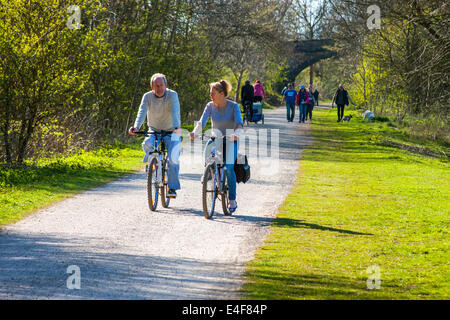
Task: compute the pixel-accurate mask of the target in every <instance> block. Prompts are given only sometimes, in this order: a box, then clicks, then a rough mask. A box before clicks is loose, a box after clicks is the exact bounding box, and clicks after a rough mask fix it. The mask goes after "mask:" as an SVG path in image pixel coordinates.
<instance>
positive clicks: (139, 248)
mask: <svg viewBox="0 0 450 320" xmlns="http://www.w3.org/2000/svg"><path fill="white" fill-rule="evenodd" d="M285 112H286V111H285V109H284V108H279V109H276V110H268V111H265V125H264V126H262V125H261V124H258V125H255V124H250V126H249V127H250V128H255V129H258V128H265V129H269V130H273V129H279V130H280V135H279V141H280V144H279V146H280V147H279V158H280V160H279V169H280V171H279V172H278V174H275V175H268V174H266V173H267V170H264V168H263V165H262V164H261V163H257V164H255V163H252V161H254V160H255V159H254V158H250V159H249V160H250V165H251V166H252V177H251V179H250V181H249V182H248V183H247V184H239V185H238V198H237V201H238V205H239V207H238V210H237V212H236V213H235V214H234V215H233V216H224V215H223V214H222V212H221V206H220V205H219V206H218V207H219V208H216V214H215V215H214V217H213V219H211V220H207V219H205V218H204V217H203V213H202V205H201V183H200V178H201V175H202V171H203V163H202V162H199V161H196V162H193V161H189V160H188V159H187V158H186V157H188V156H187V155H186V156H185V155H183V156H182V158H181V161H182V162H181V170H180V173H181V186H182V190H180V191H179V192H178V198H177V199H176V200H172V201H171V204H170V208H169V209H163V208H162V207H161V206H158V211H157V212H154V213H151V212H150V211H149V209H148V207H147V198H146V197H147V196H146V175H145V172H144V171H141V172H137V173H135V174H132V175H129V176H126V177H124V178H122V179H120V180H117V181H115V182H112V183H109V184H107V185H104V186H102V187H99V188H96V189H92V190H90V191H86V192H84V193H82V194H79V195H77V196H75V197H72V198H70V199H67V200H65V201H62V202H60V203H58V204H56V205H53V206H51V207H49V208H46V209H44V210H40V211H38V212H36V213H35V214H33V215H31V216H29V217H28V218H26V219H24V220H22V221H19V222H18V223H15V224H11V225H8V226H6V227H4V228H2V229H1V230H0V299H238V298H239V293H238V290H239V288H240V286H241V285H242V272H243V271H244V266H245V263H246V262H247V261H249V260H250V259H252V257H253V255H254V252H255V250H256V249H257V248H258V247H259V246H260V245H261V244H262V242H263V240H264V237H265V235H266V234H267V232H268V230H269V226H270V223H271V221H272V218H273V217H274V215H275V214H276V211H277V208H278V206H279V205H280V204H281V203H282V201H283V200H284V199H285V197H286V195H287V194H288V193H289V191H290V189H291V187H292V185H293V183H294V179H295V177H296V173H297V170H298V159H299V158H300V156H301V152H302V150H303V148H304V147H305V146H306V145H308V144H309V143H310V142H311V138H310V137H309V132H308V128H309V126H308V125H305V124H303V125H301V124H298V123H296V122H294V123H286V120H285ZM270 132H272V131H270ZM274 163H276V162H274ZM71 265H76V266H78V267H79V270H80V275H81V278H80V279H81V282H80V289H68V287H67V279H68V278H69V277H70V276H71V274H72V272H70V273H67V268H68V267H69V266H71Z"/></svg>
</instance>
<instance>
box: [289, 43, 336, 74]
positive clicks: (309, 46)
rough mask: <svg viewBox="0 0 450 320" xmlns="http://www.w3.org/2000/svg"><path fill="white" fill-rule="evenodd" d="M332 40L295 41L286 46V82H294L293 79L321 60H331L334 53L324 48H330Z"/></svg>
mask: <svg viewBox="0 0 450 320" xmlns="http://www.w3.org/2000/svg"><path fill="white" fill-rule="evenodd" d="M333 44H334V41H333V40H328V39H326V40H296V41H292V42H289V44H288V45H287V52H286V54H287V55H288V57H289V58H288V64H289V70H288V81H289V82H294V81H295V77H296V76H297V75H298V74H299V73H300V72H302V71H303V70H304V69H306V68H308V67H309V66H311V65H313V64H315V63H316V62H319V61H320V60H323V59H328V58H332V57H334V56H336V55H337V53H336V52H334V51H331V50H329V49H326V48H324V46H332V45H333Z"/></svg>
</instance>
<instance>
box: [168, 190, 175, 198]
mask: <svg viewBox="0 0 450 320" xmlns="http://www.w3.org/2000/svg"><path fill="white" fill-rule="evenodd" d="M176 197H177V192H176V191H175V189H169V192H168V193H167V198H171V199H175V198H176Z"/></svg>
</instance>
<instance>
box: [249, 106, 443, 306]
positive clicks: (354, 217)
mask: <svg viewBox="0 0 450 320" xmlns="http://www.w3.org/2000/svg"><path fill="white" fill-rule="evenodd" d="M314 113H315V120H314V123H313V124H312V130H311V133H312V135H313V137H314V140H315V142H314V144H313V145H312V146H310V147H308V148H307V149H306V150H305V151H304V153H303V156H302V160H301V161H300V173H299V176H298V178H297V181H296V185H295V186H294V187H293V189H292V192H291V193H290V195H289V196H288V197H287V199H286V200H285V201H284V203H283V204H282V206H281V207H280V208H279V213H278V215H277V218H276V219H275V220H274V223H273V225H272V227H271V232H270V234H269V235H268V237H267V238H266V240H265V243H264V245H263V246H262V247H261V248H260V249H259V250H258V251H257V253H256V255H255V259H254V260H252V261H250V262H249V263H248V265H247V268H246V273H245V276H246V283H245V284H244V286H243V288H242V293H243V296H244V299H449V298H450V282H449V279H450V274H449V270H450V268H449V264H450V255H449V252H450V245H449V244H450V243H449V239H450V237H449V231H448V226H449V225H450V215H449V213H450V212H449V211H450V210H449V209H450V206H449V195H450V192H449V184H448V181H449V180H450V175H449V170H448V162H447V160H446V159H437V158H430V157H426V156H422V155H417V154H413V153H410V152H408V151H406V150H402V149H399V148H392V147H388V146H385V145H381V144H379V143H378V142H377V141H378V139H373V136H379V135H389V134H394V133H395V132H396V131H395V130H394V129H393V128H391V127H390V126H388V125H387V124H385V123H376V122H375V123H370V124H367V123H363V122H362V119H361V117H360V116H357V117H356V118H353V119H352V121H351V122H349V123H336V109H333V110H316V111H315V112H314ZM346 114H347V112H346ZM406 138H407V137H406ZM396 139H401V137H400V136H396ZM372 265H377V266H379V268H380V272H381V275H380V279H381V288H380V289H379V290H369V289H368V288H367V284H366V281H367V279H368V274H367V268H368V267H370V266H372Z"/></svg>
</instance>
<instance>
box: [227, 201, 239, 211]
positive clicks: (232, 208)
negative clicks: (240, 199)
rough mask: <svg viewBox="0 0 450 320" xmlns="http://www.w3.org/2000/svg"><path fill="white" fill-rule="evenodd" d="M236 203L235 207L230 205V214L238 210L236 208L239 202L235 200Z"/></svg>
mask: <svg viewBox="0 0 450 320" xmlns="http://www.w3.org/2000/svg"><path fill="white" fill-rule="evenodd" d="M235 203H236V206H235V207H231V206H229V207H228V211H229V212H230V214H231V213H234V212H235V211H236V209H237V202H235Z"/></svg>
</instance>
